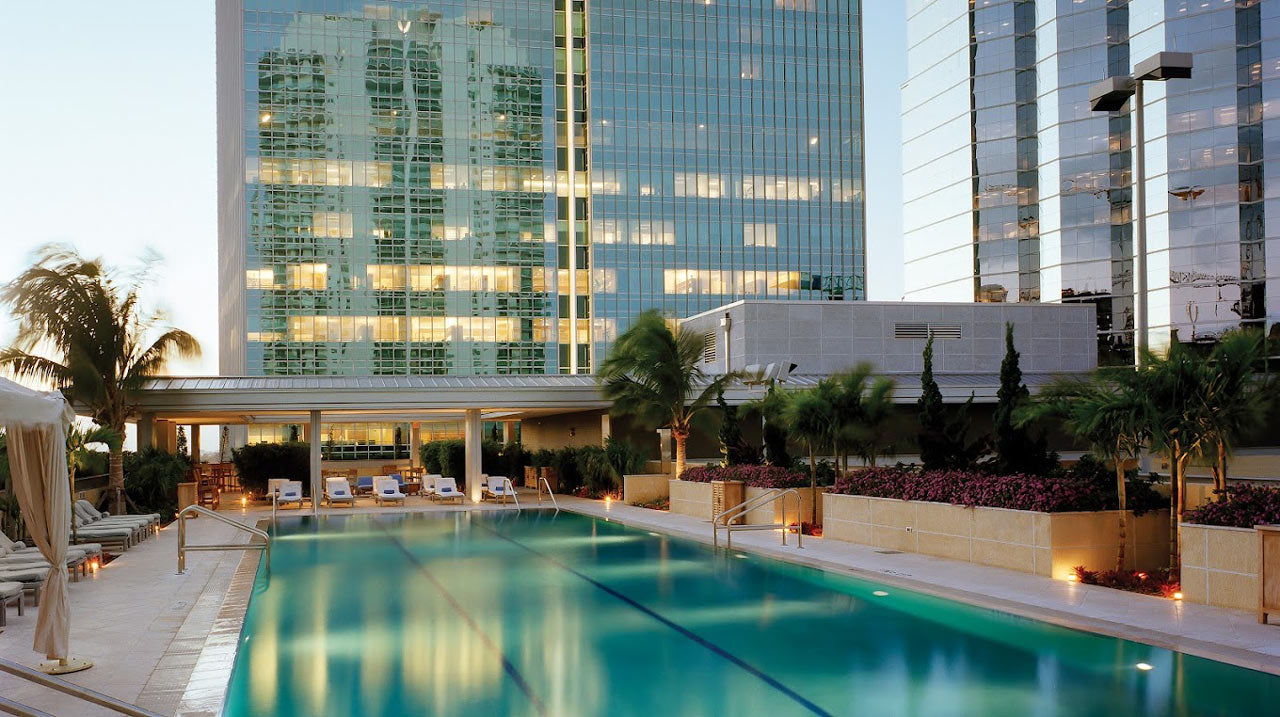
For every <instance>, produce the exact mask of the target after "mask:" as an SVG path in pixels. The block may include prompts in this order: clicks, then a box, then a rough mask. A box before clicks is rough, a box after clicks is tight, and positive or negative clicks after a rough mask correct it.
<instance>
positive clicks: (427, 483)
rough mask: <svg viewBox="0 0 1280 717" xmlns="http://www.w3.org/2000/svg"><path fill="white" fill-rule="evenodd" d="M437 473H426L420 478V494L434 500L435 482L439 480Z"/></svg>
mask: <svg viewBox="0 0 1280 717" xmlns="http://www.w3.org/2000/svg"><path fill="white" fill-rule="evenodd" d="M440 478H441V476H440V474H439V473H428V474H426V475H424V476H422V494H423V495H425V496H427V497H428V498H434V497H435V495H436V481H438V480H440Z"/></svg>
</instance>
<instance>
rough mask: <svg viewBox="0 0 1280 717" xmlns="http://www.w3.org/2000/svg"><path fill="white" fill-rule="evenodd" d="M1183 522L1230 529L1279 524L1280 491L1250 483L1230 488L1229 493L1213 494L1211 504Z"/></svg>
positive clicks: (1206, 504)
mask: <svg viewBox="0 0 1280 717" xmlns="http://www.w3.org/2000/svg"><path fill="white" fill-rule="evenodd" d="M1183 519H1184V520H1185V521H1186V522H1188V523H1197V524H1199V525H1218V526H1223V527H1228V528H1252V527H1253V526H1255V525H1262V524H1265V523H1280V488H1270V487H1267V486H1260V485H1250V484H1248V483H1241V484H1239V485H1232V486H1227V488H1226V490H1216V491H1214V499H1213V500H1212V501H1210V502H1208V503H1205V504H1204V505H1202V506H1200V507H1199V508H1196V509H1194V510H1189V511H1187V512H1186V514H1185V515H1184V517H1183Z"/></svg>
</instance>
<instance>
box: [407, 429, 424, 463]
mask: <svg viewBox="0 0 1280 717" xmlns="http://www.w3.org/2000/svg"><path fill="white" fill-rule="evenodd" d="M420 453H422V424H421V423H420V422H418V421H414V422H413V423H410V424H409V467H410V468H417V467H418V466H420V465H422V458H421V457H420V456H419V454H420Z"/></svg>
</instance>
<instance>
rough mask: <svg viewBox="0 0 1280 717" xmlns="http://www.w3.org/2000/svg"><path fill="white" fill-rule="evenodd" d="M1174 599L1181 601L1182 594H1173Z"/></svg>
mask: <svg viewBox="0 0 1280 717" xmlns="http://www.w3.org/2000/svg"><path fill="white" fill-rule="evenodd" d="M1173 599H1174V600H1181V599H1182V593H1174V594H1173Z"/></svg>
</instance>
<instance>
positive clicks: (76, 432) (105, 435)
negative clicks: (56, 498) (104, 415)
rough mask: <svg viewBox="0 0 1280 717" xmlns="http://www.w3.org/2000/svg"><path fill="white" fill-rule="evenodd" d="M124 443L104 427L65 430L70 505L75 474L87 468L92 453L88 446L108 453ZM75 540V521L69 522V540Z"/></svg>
mask: <svg viewBox="0 0 1280 717" xmlns="http://www.w3.org/2000/svg"><path fill="white" fill-rule="evenodd" d="M123 443H124V436H122V435H120V434H119V433H118V432H116V431H115V430H114V429H111V428H107V427H106V426H94V427H93V428H90V429H88V430H85V429H83V428H81V427H79V426H76V425H72V426H71V428H69V429H68V430H67V481H68V487H69V488H70V489H71V503H72V505H74V504H75V502H76V474H77V473H79V472H80V471H83V470H85V469H86V468H88V467H89V461H90V460H91V455H92V454H93V453H94V451H93V450H91V449H90V448H89V446H93V445H103V446H106V447H107V450H108V451H115V450H120V447H121V444H123ZM75 538H76V525H75V521H72V522H71V539H72V541H73V542H74V541H75Z"/></svg>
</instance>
